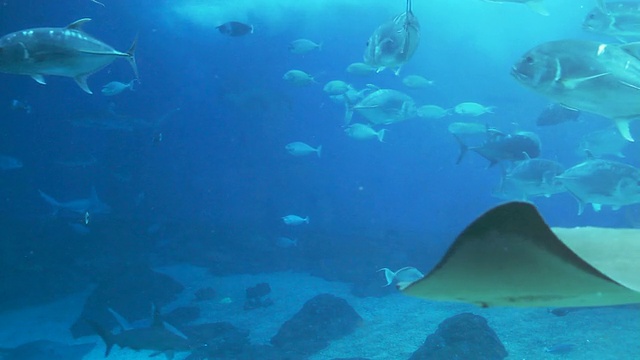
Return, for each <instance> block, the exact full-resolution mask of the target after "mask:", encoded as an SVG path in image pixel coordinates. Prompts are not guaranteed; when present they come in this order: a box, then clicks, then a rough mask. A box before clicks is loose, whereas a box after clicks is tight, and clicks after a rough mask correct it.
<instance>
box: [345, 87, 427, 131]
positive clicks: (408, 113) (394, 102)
mask: <svg viewBox="0 0 640 360" xmlns="http://www.w3.org/2000/svg"><path fill="white" fill-rule="evenodd" d="M354 110H355V111H357V112H358V113H359V114H360V115H362V116H364V117H365V118H367V120H369V122H370V123H372V124H391V123H396V122H400V121H404V120H407V119H410V118H413V117H416V116H417V115H418V109H417V107H416V104H415V102H414V101H413V98H411V96H409V95H407V94H405V93H402V92H400V91H397V90H392V89H380V90H376V91H374V92H372V93H371V94H369V95H367V96H366V97H365V98H364V99H362V100H361V101H360V102H358V103H357V104H355V105H354V106H351V107H348V108H347V113H346V114H345V123H347V124H349V123H350V121H351V117H352V116H353V111H354Z"/></svg>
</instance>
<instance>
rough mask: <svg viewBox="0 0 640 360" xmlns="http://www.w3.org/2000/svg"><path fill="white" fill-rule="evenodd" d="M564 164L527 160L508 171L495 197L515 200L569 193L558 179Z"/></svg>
mask: <svg viewBox="0 0 640 360" xmlns="http://www.w3.org/2000/svg"><path fill="white" fill-rule="evenodd" d="M564 170H565V169H564V166H562V164H560V163H558V162H556V161H553V160H547V159H527V160H524V161H520V162H518V163H516V165H515V166H514V167H513V168H511V169H510V170H509V171H507V172H506V173H505V174H504V176H503V178H502V181H501V182H500V187H499V188H498V190H497V191H496V192H494V196H497V197H500V198H506V199H514V200H527V199H528V198H530V197H535V196H546V197H549V196H551V195H553V194H558V193H561V192H564V191H567V190H566V189H565V187H564V186H563V185H562V183H561V182H560V181H559V180H558V179H556V176H558V175H560V174H561V173H562V172H563V171H564Z"/></svg>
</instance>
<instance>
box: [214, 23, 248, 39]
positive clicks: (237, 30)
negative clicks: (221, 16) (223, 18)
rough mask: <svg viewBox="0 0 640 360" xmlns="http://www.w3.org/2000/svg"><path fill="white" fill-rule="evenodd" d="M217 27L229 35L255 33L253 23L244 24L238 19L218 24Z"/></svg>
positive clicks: (222, 32)
mask: <svg viewBox="0 0 640 360" xmlns="http://www.w3.org/2000/svg"><path fill="white" fill-rule="evenodd" d="M216 29H218V31H220V33H221V34H224V35H229V36H244V35H247V34H253V25H247V24H243V23H241V22H238V21H229V22H226V23H224V24H222V25H220V26H216Z"/></svg>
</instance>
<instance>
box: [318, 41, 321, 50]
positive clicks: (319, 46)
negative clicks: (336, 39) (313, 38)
mask: <svg viewBox="0 0 640 360" xmlns="http://www.w3.org/2000/svg"><path fill="white" fill-rule="evenodd" d="M318 51H322V42H320V43H319V44H318Z"/></svg>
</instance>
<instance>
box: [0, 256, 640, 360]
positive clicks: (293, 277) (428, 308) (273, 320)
mask: <svg viewBox="0 0 640 360" xmlns="http://www.w3.org/2000/svg"><path fill="white" fill-rule="evenodd" d="M156 270H157V271H160V272H163V273H165V274H168V275H170V276H172V277H173V278H175V279H176V280H178V281H179V282H181V283H182V284H184V285H185V289H186V290H185V291H184V292H183V293H182V294H181V295H180V297H179V298H178V299H177V300H176V301H175V302H174V303H172V304H171V305H170V306H166V307H165V308H164V309H163V311H165V312H166V311H170V310H171V309H172V308H175V307H179V306H187V305H188V306H198V307H199V308H200V310H201V317H200V319H199V321H198V322H203V323H204V322H217V321H228V322H230V323H232V324H234V325H235V326H237V327H240V328H244V329H248V330H250V331H251V333H250V339H251V341H252V342H253V343H256V344H268V343H269V340H270V339H271V337H272V336H274V335H275V334H276V333H277V331H278V329H279V327H280V325H281V324H282V323H284V322H285V321H286V320H288V319H290V318H291V317H292V316H293V315H294V314H295V313H296V312H298V311H299V310H300V308H301V307H302V305H304V303H305V302H306V301H307V300H309V299H311V298H312V297H314V296H316V295H318V294H321V293H329V294H333V295H335V296H338V297H341V298H344V299H345V300H347V302H348V303H349V304H350V305H351V306H352V307H353V308H354V309H355V310H356V312H358V314H360V316H361V317H362V318H363V319H364V321H363V323H362V325H361V326H360V327H359V328H358V329H357V330H356V331H355V332H354V333H352V334H351V335H349V336H346V337H344V338H342V339H340V340H337V341H334V342H332V343H331V345H330V346H329V347H327V348H326V349H324V350H322V351H321V352H319V353H317V354H315V355H313V356H311V357H310V358H309V360H328V359H333V358H335V357H365V358H369V359H372V360H396V359H397V360H404V359H407V358H408V357H409V356H411V354H412V353H413V352H414V351H415V350H416V349H417V348H418V347H419V346H420V345H421V344H422V343H423V342H424V340H425V338H426V337H427V335H429V334H431V333H433V332H434V331H435V330H436V329H437V327H438V324H439V323H440V322H442V321H443V320H445V319H447V318H448V317H451V316H454V315H457V314H459V313H462V312H471V313H474V314H477V315H481V316H483V317H485V318H486V319H487V320H488V322H489V325H490V326H491V327H492V328H493V329H494V330H495V331H496V333H497V334H498V337H499V338H500V340H501V341H502V342H503V344H504V345H505V347H506V348H507V351H508V352H509V357H508V359H518V360H525V359H527V360H531V359H542V360H544V359H563V360H567V359H600V360H607V359H611V360H614V359H615V360H617V359H640V308H638V307H635V308H598V309H588V310H580V311H576V312H571V313H569V314H567V315H566V316H563V317H557V316H555V315H552V314H550V313H549V311H548V309H510V308H489V309H481V308H478V307H475V306H470V305H465V304H455V303H441V302H431V301H425V300H421V299H416V298H411V297H406V296H404V295H401V294H393V295H389V296H385V297H368V298H358V297H355V296H353V295H351V294H350V291H349V285H348V284H345V283H340V282H329V281H326V280H323V279H321V278H318V277H314V276H310V275H308V274H304V273H290V272H280V273H269V274H259V275H232V276H224V277H217V276H213V275H211V274H210V273H209V272H208V271H207V270H206V269H203V268H198V267H193V266H189V265H181V266H172V267H166V268H159V269H156ZM376 275H377V274H372V276H376ZM260 282H267V283H269V285H270V286H271V295H270V297H271V299H272V300H273V301H274V305H273V306H271V307H268V308H263V309H255V310H252V311H245V310H243V308H242V306H243V303H244V295H245V289H246V288H247V287H249V286H253V285H255V284H257V283H260ZM380 282H381V284H384V280H383V279H382V278H381V279H380ZM206 287H211V288H214V289H215V290H216V292H217V294H218V295H217V297H216V299H214V300H211V301H202V302H194V301H193V299H194V295H193V293H194V292H195V291H197V290H198V289H201V288H206ZM89 292H90V290H89V289H88V290H87V291H86V292H84V293H81V294H76V295H74V296H70V297H67V298H65V299H61V300H59V301H56V302H55V303H51V304H48V305H44V306H39V307H33V308H27V309H22V310H19V311H14V312H7V313H2V314H0V324H2V325H3V326H2V328H1V329H0V347H14V346H17V345H20V344H22V343H25V342H28V341H33V340H39V339H47V340H52V341H60V342H66V343H69V344H77V343H87V342H96V343H97V345H96V347H95V348H94V349H93V351H92V352H91V353H89V354H87V356H85V358H84V360H98V359H104V343H103V342H102V341H101V340H100V339H99V338H98V337H97V336H92V337H84V338H80V339H77V340H74V339H73V338H72V337H71V333H70V332H69V326H70V325H71V324H72V323H73V322H74V321H75V320H76V319H77V318H78V316H79V314H80V313H81V311H82V308H83V304H84V300H85V299H86V297H87V296H88V295H89ZM225 298H228V299H227V300H226V301H222V299H225ZM229 300H230V301H229ZM560 343H570V344H573V345H574V349H573V350H572V351H571V352H569V353H567V354H551V353H547V352H545V347H550V346H553V345H556V344H560ZM149 354H151V352H148V351H147V352H145V351H140V352H137V351H132V350H130V349H119V348H115V349H114V350H113V351H112V352H111V354H110V355H109V359H112V360H134V359H136V360H138V359H148V356H149ZM187 355H188V354H187V353H177V354H176V356H175V359H176V360H181V359H183V358H184V357H186V356H187ZM157 358H159V359H164V357H157ZM43 360H45V359H43Z"/></svg>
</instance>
